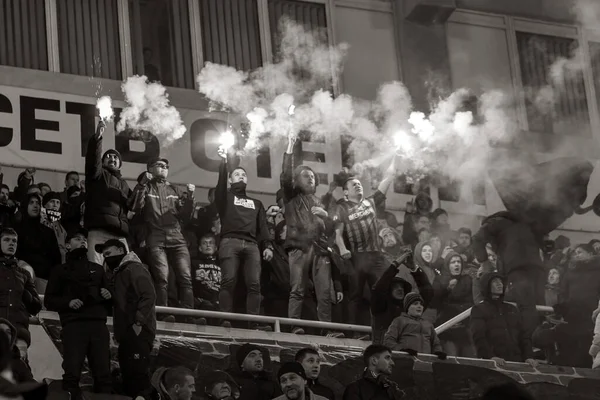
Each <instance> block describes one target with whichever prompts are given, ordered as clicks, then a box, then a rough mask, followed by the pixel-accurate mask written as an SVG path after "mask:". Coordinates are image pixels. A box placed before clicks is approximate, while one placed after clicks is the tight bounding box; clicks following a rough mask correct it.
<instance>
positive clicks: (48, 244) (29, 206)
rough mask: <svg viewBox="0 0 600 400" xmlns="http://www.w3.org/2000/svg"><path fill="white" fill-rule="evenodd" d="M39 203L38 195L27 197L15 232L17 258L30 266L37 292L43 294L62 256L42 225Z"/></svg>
mask: <svg viewBox="0 0 600 400" xmlns="http://www.w3.org/2000/svg"><path fill="white" fill-rule="evenodd" d="M41 203H42V198H41V197H40V196H39V194H36V193H33V194H30V195H28V196H27V200H26V202H25V203H24V204H26V206H25V207H23V209H24V213H23V216H22V220H21V222H20V223H19V224H17V225H16V227H15V228H16V229H15V230H16V231H17V233H18V235H19V246H18V250H17V257H18V258H19V259H20V260H23V261H25V262H26V263H28V264H29V265H31V267H32V268H33V270H34V271H35V276H36V281H35V284H36V288H37V291H38V292H39V293H42V294H43V293H44V292H45V291H46V284H47V283H48V278H50V272H51V271H52V268H54V267H55V266H57V265H60V264H61V262H62V256H61V254H60V247H59V246H58V241H57V240H56V235H55V234H54V231H53V230H52V229H50V228H48V227H47V226H45V225H44V224H42V220H41V210H42V204H41Z"/></svg>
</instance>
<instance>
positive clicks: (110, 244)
mask: <svg viewBox="0 0 600 400" xmlns="http://www.w3.org/2000/svg"><path fill="white" fill-rule="evenodd" d="M109 247H118V248H120V249H123V250H127V247H125V244H124V243H123V242H121V241H120V240H119V239H109V240H107V241H106V242H104V243H100V244H97V245H96V246H94V250H96V253H100V254H102V253H103V252H104V250H106V249H108V248H109Z"/></svg>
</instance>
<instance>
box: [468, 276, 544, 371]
mask: <svg viewBox="0 0 600 400" xmlns="http://www.w3.org/2000/svg"><path fill="white" fill-rule="evenodd" d="M494 278H500V279H502V276H501V275H500V274H495V273H493V274H486V275H484V276H482V277H481V294H482V295H483V297H484V300H483V302H481V303H479V304H476V305H475V306H474V307H473V308H472V310H471V332H472V334H473V342H474V343H475V348H476V349H477V357H479V358H486V359H489V358H492V357H500V358H503V359H504V360H506V361H514V362H523V361H525V360H527V359H529V358H533V348H532V344H531V337H529V336H528V335H527V333H526V331H525V329H524V326H523V322H522V320H521V313H520V312H519V310H518V309H517V307H516V306H514V305H512V304H509V303H505V302H504V301H503V299H504V294H502V295H501V296H500V297H499V298H496V299H493V298H492V295H491V289H490V285H491V282H492V279H494ZM503 282H504V280H503Z"/></svg>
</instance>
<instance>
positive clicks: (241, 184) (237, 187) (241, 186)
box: [231, 182, 246, 191]
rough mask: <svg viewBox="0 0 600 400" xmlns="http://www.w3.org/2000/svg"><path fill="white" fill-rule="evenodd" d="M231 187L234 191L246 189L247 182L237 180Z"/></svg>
mask: <svg viewBox="0 0 600 400" xmlns="http://www.w3.org/2000/svg"><path fill="white" fill-rule="evenodd" d="M231 188H232V189H233V190H234V191H242V190H246V184H245V183H244V182H236V183H232V184H231Z"/></svg>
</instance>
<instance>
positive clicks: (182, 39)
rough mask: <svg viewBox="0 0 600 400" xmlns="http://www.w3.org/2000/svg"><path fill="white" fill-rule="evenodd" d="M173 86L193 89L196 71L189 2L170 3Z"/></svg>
mask: <svg viewBox="0 0 600 400" xmlns="http://www.w3.org/2000/svg"><path fill="white" fill-rule="evenodd" d="M169 3H170V4H169V6H170V7H169V14H170V18H169V25H170V38H171V52H170V53H171V77H172V86H175V87H181V88H187V89H193V88H194V86H195V85H194V71H193V63H192V42H191V40H192V39H191V31H190V12H189V10H188V2H187V0H170V1H169Z"/></svg>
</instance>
